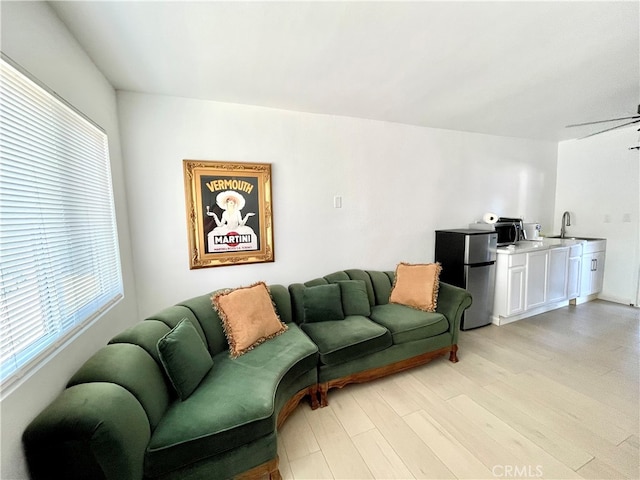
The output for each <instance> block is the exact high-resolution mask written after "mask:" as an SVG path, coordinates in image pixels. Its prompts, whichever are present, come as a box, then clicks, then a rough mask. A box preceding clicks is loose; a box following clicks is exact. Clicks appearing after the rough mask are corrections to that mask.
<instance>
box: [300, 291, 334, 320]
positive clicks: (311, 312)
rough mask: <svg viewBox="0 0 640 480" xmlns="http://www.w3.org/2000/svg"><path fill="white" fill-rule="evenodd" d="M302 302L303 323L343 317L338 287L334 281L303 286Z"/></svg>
mask: <svg viewBox="0 0 640 480" xmlns="http://www.w3.org/2000/svg"><path fill="white" fill-rule="evenodd" d="M303 303H304V323H314V322H326V321H330V320H343V319H344V312H343V311H342V300H341V298H340V287H339V286H338V285H337V284H335V283H332V284H328V285H316V286H314V287H307V288H305V289H304V293H303Z"/></svg>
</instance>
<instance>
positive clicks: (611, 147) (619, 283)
mask: <svg viewBox="0 0 640 480" xmlns="http://www.w3.org/2000/svg"><path fill="white" fill-rule="evenodd" d="M637 144H638V132H637V128H625V129H620V130H614V131H612V132H608V133H604V134H601V135H597V136H595V137H590V138H585V139H583V140H570V141H564V142H560V143H559V144H558V181H557V184H558V187H557V191H556V201H555V213H554V215H553V218H554V225H555V230H554V231H555V232H556V233H557V232H559V231H560V221H561V217H562V212H564V211H565V210H567V211H569V212H570V213H571V226H570V227H569V228H568V229H567V232H568V233H569V234H571V235H578V236H587V237H603V238H606V239H607V253H606V258H605V269H604V286H603V289H602V293H601V294H600V295H599V297H600V298H603V299H605V300H611V301H615V302H619V303H624V304H636V302H637V299H636V296H637V294H638V271H639V269H640V233H639V232H640V229H639V225H640V219H639V217H640V155H639V154H638V150H629V147H630V146H632V145H637Z"/></svg>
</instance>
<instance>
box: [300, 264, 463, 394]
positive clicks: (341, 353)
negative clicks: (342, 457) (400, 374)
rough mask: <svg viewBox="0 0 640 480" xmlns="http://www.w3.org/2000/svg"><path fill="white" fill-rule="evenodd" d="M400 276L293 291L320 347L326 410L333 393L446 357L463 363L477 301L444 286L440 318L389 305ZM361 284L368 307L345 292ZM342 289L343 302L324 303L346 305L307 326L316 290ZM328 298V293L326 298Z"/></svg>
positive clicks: (323, 282)
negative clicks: (463, 343)
mask: <svg viewBox="0 0 640 480" xmlns="http://www.w3.org/2000/svg"><path fill="white" fill-rule="evenodd" d="M393 282H394V272H379V271H364V270H345V271H340V272H335V273H332V274H330V275H327V276H325V277H323V278H317V279H314V280H310V281H307V282H305V283H304V284H301V283H297V284H293V285H290V286H289V291H290V292H291V301H292V304H293V316H294V320H295V322H296V323H298V324H299V325H300V326H301V328H302V330H303V331H304V332H305V333H306V334H307V335H309V337H310V338H311V340H313V342H314V343H315V344H316V345H318V350H319V354H320V357H319V359H320V362H319V363H318V391H319V395H320V405H321V406H326V405H328V399H327V392H328V390H329V389H330V388H334V387H338V388H340V387H343V386H345V385H347V384H349V383H359V382H365V381H368V380H371V379H374V378H378V377H381V376H385V375H389V374H391V373H394V372H397V371H401V370H406V369H408V368H412V367H415V366H418V365H421V364H423V363H426V362H428V361H430V360H432V359H433V358H435V357H437V356H440V355H446V354H448V355H449V360H451V361H452V362H457V361H458V357H457V353H456V352H457V350H458V346H457V342H458V333H459V330H460V320H461V318H462V313H463V312H464V310H465V309H467V308H468V307H469V306H470V305H471V295H470V294H469V293H468V292H467V291H466V290H463V289H461V288H458V287H454V286H452V285H449V284H446V283H442V282H440V289H439V295H438V302H437V308H436V311H435V312H424V311H421V310H417V309H414V308H411V307H407V306H405V305H399V304H392V303H389V296H390V294H391V289H392V288H393ZM354 283H360V284H361V285H362V286H363V287H364V291H365V293H366V301H365V302H368V303H367V304H364V302H362V301H360V297H359V296H357V295H356V296H354V295H351V296H349V294H348V293H347V294H346V295H345V289H344V287H345V286H346V285H349V286H352V284H354ZM330 285H334V286H336V287H338V286H339V287H340V296H339V297H336V296H335V293H334V296H333V297H331V296H330V295H329V296H328V298H327V296H325V297H324V298H323V300H324V302H323V304H324V305H326V304H328V303H332V301H333V303H335V302H341V303H342V305H341V306H342V314H343V315H342V318H339V319H336V318H332V315H333V316H335V315H336V310H337V311H338V316H339V310H340V308H338V307H339V306H338V305H336V306H335V308H333V309H332V308H330V307H329V308H325V309H324V310H325V311H321V312H313V311H312V312H311V313H312V314H313V313H317V315H316V317H321V316H322V315H325V317H326V318H324V319H323V318H315V319H313V321H312V322H309V321H307V320H308V316H309V312H310V309H309V308H308V305H305V301H307V303H308V301H309V300H313V295H309V294H310V293H311V292H313V291H314V289H318V287H320V288H319V289H320V290H322V289H324V288H325V287H326V286H330ZM320 295H322V293H320Z"/></svg>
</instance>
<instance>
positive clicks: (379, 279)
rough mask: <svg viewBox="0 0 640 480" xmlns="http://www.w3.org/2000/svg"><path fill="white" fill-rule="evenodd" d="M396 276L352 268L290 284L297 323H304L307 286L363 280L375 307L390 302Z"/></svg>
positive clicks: (371, 303) (370, 301)
mask: <svg viewBox="0 0 640 480" xmlns="http://www.w3.org/2000/svg"><path fill="white" fill-rule="evenodd" d="M394 278H395V273H394V272H380V271H373V270H358V269H350V270H341V271H338V272H334V273H330V274H329V275H325V276H324V277H321V278H314V279H313V280H309V281H307V282H304V283H294V284H292V285H289V293H290V294H291V307H292V310H293V319H294V321H295V322H296V323H302V322H303V321H304V303H303V295H304V289H305V287H314V286H316V285H327V284H329V283H337V282H339V281H342V280H362V281H363V282H364V284H365V287H366V289H367V296H368V297H369V304H370V305H371V306H372V307H373V306H374V305H385V304H387V303H389V296H390V295H391V288H392V287H393V281H394Z"/></svg>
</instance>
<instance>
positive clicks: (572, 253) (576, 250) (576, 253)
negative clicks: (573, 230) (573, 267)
mask: <svg viewBox="0 0 640 480" xmlns="http://www.w3.org/2000/svg"><path fill="white" fill-rule="evenodd" d="M581 256H582V245H580V244H578V245H572V246H571V248H569V257H581Z"/></svg>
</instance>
